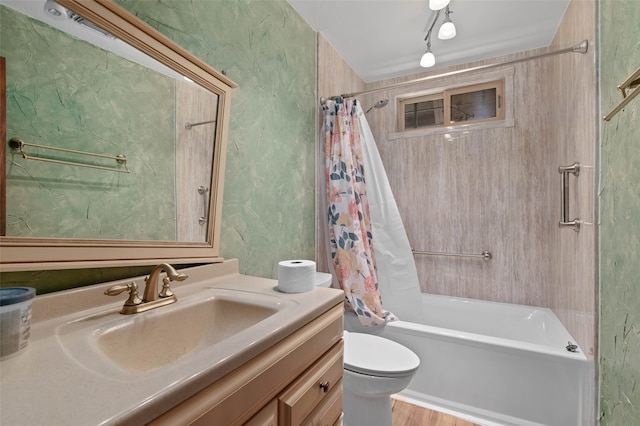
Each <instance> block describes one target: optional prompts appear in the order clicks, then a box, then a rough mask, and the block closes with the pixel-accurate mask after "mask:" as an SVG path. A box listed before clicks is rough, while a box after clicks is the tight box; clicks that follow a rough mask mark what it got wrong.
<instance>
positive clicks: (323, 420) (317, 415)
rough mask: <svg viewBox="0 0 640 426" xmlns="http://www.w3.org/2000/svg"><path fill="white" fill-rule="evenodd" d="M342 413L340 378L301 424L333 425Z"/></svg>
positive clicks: (311, 425) (306, 425)
mask: <svg viewBox="0 0 640 426" xmlns="http://www.w3.org/2000/svg"><path fill="white" fill-rule="evenodd" d="M341 414H342V380H340V381H339V382H338V383H336V386H335V387H334V388H333V389H332V390H331V391H329V395H327V397H326V398H325V399H324V401H322V403H321V404H320V406H319V407H318V408H316V410H315V411H314V412H313V413H312V414H311V416H309V418H307V420H306V421H305V422H304V423H303V426H333V425H334V424H336V422H338V420H339V419H340V415H341Z"/></svg>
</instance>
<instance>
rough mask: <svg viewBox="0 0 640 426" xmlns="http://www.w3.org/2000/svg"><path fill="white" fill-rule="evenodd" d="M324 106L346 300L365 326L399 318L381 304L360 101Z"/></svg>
mask: <svg viewBox="0 0 640 426" xmlns="http://www.w3.org/2000/svg"><path fill="white" fill-rule="evenodd" d="M323 110H324V135H325V137H324V148H325V150H324V152H325V184H326V190H327V219H328V225H329V246H330V249H331V261H332V263H333V267H334V272H335V276H336V277H337V280H338V283H339V285H340V288H342V290H344V294H345V304H346V308H347V309H348V310H352V311H354V312H355V313H356V314H357V315H358V318H359V319H360V322H361V323H362V324H363V325H376V324H382V323H384V322H386V321H390V320H395V319H396V318H395V316H394V315H393V314H392V313H390V312H388V311H385V310H384V309H383V308H382V302H381V298H380V291H379V288H378V274H377V271H376V260H375V254H374V250H373V235H372V233H371V215H370V213H369V202H368V200H367V191H366V182H365V174H364V165H363V152H362V141H361V138H360V123H359V120H360V118H359V114H358V110H360V111H361V109H360V105H359V104H358V102H357V100H356V99H342V98H338V99H336V100H335V101H332V100H328V101H326V103H325V105H324V106H323Z"/></svg>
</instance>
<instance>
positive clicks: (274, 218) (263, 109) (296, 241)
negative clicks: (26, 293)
mask: <svg viewBox="0 0 640 426" xmlns="http://www.w3.org/2000/svg"><path fill="white" fill-rule="evenodd" d="M117 2H118V3H119V4H120V5H122V6H123V7H125V8H126V9H128V10H129V11H131V12H132V13H134V14H136V15H138V16H139V17H140V18H141V19H142V20H144V21H146V22H148V23H149V24H150V25H152V26H154V27H155V28H157V29H158V30H159V31H161V32H162V33H164V34H165V35H167V36H168V37H169V38H171V39H172V40H174V41H175V42H177V43H178V44H179V45H181V46H183V47H184V48H186V49H187V50H189V51H190V52H192V53H193V54H195V55H196V56H198V57H199V58H201V59H202V60H204V61H206V62H207V63H209V64H210V65H211V66H213V67H214V68H216V69H218V70H220V71H224V72H226V73H227V75H228V76H229V77H230V78H231V79H232V80H234V81H235V82H236V83H238V85H239V88H237V89H235V90H234V93H233V96H232V99H231V123H230V129H229V141H228V142H229V144H228V153H227V168H226V176H225V192H224V201H223V215H222V235H221V255H222V256H223V257H225V258H238V259H240V269H241V272H242V273H245V274H249V275H256V276H263V277H269V278H276V277H277V262H278V261H280V260H283V259H292V258H306V259H314V256H315V254H314V253H315V252H314V246H315V233H314V223H315V172H314V169H315V148H314V143H315V128H316V124H315V114H316V104H315V102H316V95H315V93H316V36H315V32H314V31H313V29H312V28H311V27H310V26H309V25H308V24H307V23H306V22H305V21H304V20H303V19H302V18H301V17H300V16H299V15H298V14H297V13H296V12H295V11H294V10H293V9H292V8H291V6H290V5H289V4H288V3H287V2H286V1H285V0H270V1H250V0H237V1H219V0H199V1H191V2H187V1H181V0H169V1H166V0H162V1H144V0H118V1H117ZM108 272H110V271H96V274H99V275H96V276H97V277H98V278H99V279H96V281H94V282H100V281H104V280H103V278H104V277H105V276H106V275H105V273H108ZM113 273H114V274H115V273H116V271H113ZM117 273H118V274H120V275H123V276H126V275H127V271H126V270H118V271H117ZM138 274H139V271H138V270H135V271H134V270H132V271H131V274H130V276H134V275H138ZM84 278H85V279H84V280H82V281H81V282H80V281H77V280H76V279H75V276H74V273H73V272H65V271H60V272H47V271H44V272H39V273H10V274H3V276H2V277H1V280H2V285H3V286H5V285H29V284H31V285H35V286H36V288H43V291H42V292H44V291H53V290H57V289H62V288H67V287H73V286H77V285H84V284H90V283H91V282H90V281H91V280H90V279H89V277H84ZM51 282H55V283H59V284H60V285H59V286H56V285H48V284H47V283H51Z"/></svg>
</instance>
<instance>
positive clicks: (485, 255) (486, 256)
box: [411, 249, 493, 260]
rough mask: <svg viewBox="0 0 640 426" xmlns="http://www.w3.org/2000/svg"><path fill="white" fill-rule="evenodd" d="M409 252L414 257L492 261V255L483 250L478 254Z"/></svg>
mask: <svg viewBox="0 0 640 426" xmlns="http://www.w3.org/2000/svg"><path fill="white" fill-rule="evenodd" d="M411 251H412V252H413V254H414V255H416V254H421V255H425V256H449V257H477V258H481V259H482V260H491V259H493V255H492V254H491V252H490V251H488V250H484V251H483V252H482V253H480V254H473V253H443V252H438V251H416V250H414V249H411Z"/></svg>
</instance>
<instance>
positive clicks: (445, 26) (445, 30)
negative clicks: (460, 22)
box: [438, 18, 456, 40]
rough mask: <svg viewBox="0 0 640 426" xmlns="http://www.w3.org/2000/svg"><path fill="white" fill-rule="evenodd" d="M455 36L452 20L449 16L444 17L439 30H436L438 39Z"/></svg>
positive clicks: (447, 38)
mask: <svg viewBox="0 0 640 426" xmlns="http://www.w3.org/2000/svg"><path fill="white" fill-rule="evenodd" d="M455 36H456V26H455V25H453V22H451V20H450V19H449V18H447V19H445V21H444V22H443V23H442V25H441V26H440V31H438V38H439V39H440V40H449V39H450V38H454V37H455Z"/></svg>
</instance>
